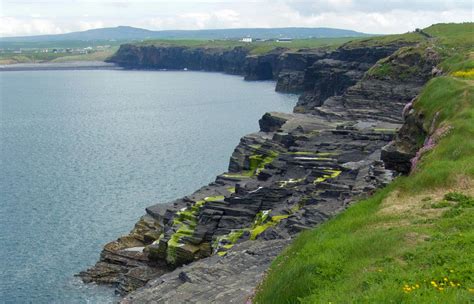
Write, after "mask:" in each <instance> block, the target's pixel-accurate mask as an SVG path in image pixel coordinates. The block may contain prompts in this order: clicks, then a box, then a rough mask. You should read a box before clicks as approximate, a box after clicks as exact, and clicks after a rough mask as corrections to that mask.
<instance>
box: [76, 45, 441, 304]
mask: <svg viewBox="0 0 474 304" xmlns="http://www.w3.org/2000/svg"><path fill="white" fill-rule="evenodd" d="M174 52H177V53H176V54H177V56H180V57H176V58H175V57H173V58H168V59H166V60H165V59H164V58H167V57H166V56H171V55H169V54H172V53H173V54H174ZM195 52H197V53H195ZM199 52H201V51H197V50H196V51H192V52H191V51H189V50H185V49H180V50H176V49H175V48H172V49H170V50H168V51H166V50H159V49H156V48H154V49H150V50H148V49H147V51H144V50H139V49H136V48H135V47H133V46H127V47H123V48H121V51H119V53H118V54H117V56H116V57H115V59H114V60H115V62H117V63H119V64H122V65H124V66H127V67H134V68H142V67H143V68H149V67H153V68H169V67H176V68H181V67H183V68H184V67H185V66H184V65H186V67H187V68H196V69H206V70H211V69H210V68H211V67H212V68H213V69H214V68H215V70H216V71H231V72H232V73H234V72H236V71H237V68H236V67H234V68H233V67H232V66H231V64H230V62H231V60H229V59H224V58H222V59H218V57H219V56H224V52H221V51H219V52H221V53H217V54H216V55H215V57H213V56H211V57H209V58H213V59H212V60H210V59H209V60H206V61H204V60H203V59H202V58H204V57H205V58H208V56H210V55H208V54H206V55H202V53H199ZM225 52H232V51H225ZM235 52H238V54H239V55H238V56H237V58H236V59H234V60H236V61H238V60H243V61H244V62H246V63H245V64H243V65H242V66H243V67H245V69H246V70H247V71H249V70H251V71H252V73H251V74H252V75H258V77H255V78H254V77H250V76H249V75H250V74H247V75H246V76H248V77H247V78H248V79H262V78H265V79H268V78H275V75H278V76H276V77H277V79H278V82H277V83H278V86H280V89H281V90H283V91H300V90H301V89H306V90H307V93H306V94H304V95H303V96H310V95H311V96H313V97H311V99H307V98H309V97H304V100H305V101H303V102H300V103H299V104H298V106H297V107H296V108H295V113H292V114H285V113H267V114H265V115H264V116H263V117H262V119H261V120H260V131H259V132H256V133H253V134H249V135H247V136H245V137H243V138H242V139H241V141H240V143H239V145H238V146H237V147H236V148H235V150H234V153H233V154H232V156H231V159H230V163H229V172H226V173H224V174H221V175H219V176H218V177H217V178H216V180H215V182H213V183H211V184H209V185H207V186H205V187H203V188H201V189H199V190H197V191H196V192H194V193H193V194H190V195H189V196H186V197H184V198H181V199H178V200H176V201H174V202H171V203H169V204H157V205H154V206H150V207H148V208H147V209H146V215H144V216H143V217H142V218H141V219H140V221H139V222H138V223H137V224H136V226H135V228H134V229H133V230H132V231H131V233H130V234H129V235H127V236H124V237H121V238H119V239H117V240H116V241H113V242H111V243H109V244H107V245H106V246H105V247H104V250H103V252H102V254H101V259H100V261H99V262H98V263H97V264H96V265H95V266H94V267H92V268H91V269H89V270H87V271H85V272H83V273H81V274H80V276H81V277H82V278H83V280H84V281H86V282H91V281H94V282H98V283H107V284H112V285H114V286H116V287H117V290H118V291H119V292H120V293H121V294H127V293H129V292H131V291H133V290H135V289H137V288H139V289H138V290H136V291H133V292H131V293H130V294H128V295H127V296H126V297H125V298H124V299H123V302H124V303H146V302H153V301H154V302H157V303H198V302H203V301H204V302H209V300H210V299H212V301H213V302H216V303H229V302H230V303H243V302H245V300H246V299H247V298H248V297H249V295H250V294H251V293H252V290H253V288H254V287H255V285H256V283H257V282H258V280H259V278H261V276H262V275H263V272H264V271H265V269H266V268H267V267H268V265H269V263H270V262H271V261H272V259H273V258H274V257H275V256H276V255H277V254H278V253H279V252H280V251H281V250H282V248H283V247H284V246H285V245H286V244H288V242H289V240H291V239H292V238H293V237H294V236H295V235H296V234H297V233H299V232H300V231H303V230H306V229H309V228H311V227H314V226H316V225H318V224H320V223H322V222H324V221H326V220H327V219H328V218H330V217H332V216H334V215H335V214H337V213H339V212H341V211H342V210H344V209H345V208H346V207H347V206H348V204H350V203H351V202H352V201H354V200H356V199H358V198H360V197H361V196H365V195H368V194H370V193H371V192H372V191H374V190H375V189H377V188H378V187H380V186H383V185H385V184H387V183H389V182H390V181H391V179H392V178H393V176H394V174H396V173H395V172H394V171H391V170H388V168H386V167H385V165H384V163H383V162H382V161H381V153H382V149H383V147H384V146H387V145H388V144H389V143H392V145H393V140H394V139H396V141H400V138H401V137H400V136H401V135H398V136H397V135H396V132H397V130H398V129H399V128H400V127H401V125H402V123H403V116H402V112H403V108H404V107H405V105H406V104H407V103H409V102H410V101H411V100H412V99H413V98H415V97H416V95H417V94H418V92H419V91H420V89H421V87H422V86H423V85H424V83H425V82H426V81H427V80H428V79H429V78H430V77H432V68H433V66H435V65H436V63H437V57H436V53H435V52H434V51H433V50H431V49H430V48H429V47H427V46H426V45H424V44H419V45H416V46H407V45H406V44H403V43H400V44H398V45H389V46H387V45H385V44H382V45H375V46H370V47H358V48H349V46H343V47H342V48H339V49H338V50H336V51H334V52H323V51H316V50H311V51H301V52H282V53H272V54H269V55H267V56H261V57H259V58H255V57H251V58H249V57H248V56H243V53H244V51H243V50H238V51H237V50H235ZM241 52H242V54H241ZM127 54H129V55H127ZM152 54H155V55H152ZM163 54H168V55H166V56H165V55H163ZM184 54H186V55H184ZM190 54H194V55H190ZM196 54H201V55H199V56H198V55H196ZM218 54H221V55H218ZM225 54H228V53H225ZM193 56H198V57H193ZM200 56H201V57H200ZM226 56H227V55H226ZM229 56H230V55H229ZM185 58H187V59H185ZM189 58H201V59H199V60H197V61H196V62H194V63H191V62H189V61H187V60H190V59H189ZM167 60H169V61H167ZM183 62H185V64H184V63H183ZM204 62H206V64H205V65H204ZM223 62H225V64H224V63H223ZM211 63H212V64H211ZM208 64H209V65H208ZM249 65H251V66H252V68H251V69H250V68H249ZM224 66H225V69H224ZM258 66H260V67H261V68H257V67H258ZM407 66H409V67H410V69H408V71H407V69H406V67H407ZM270 70H271V72H270ZM387 71H389V72H387ZM399 71H404V73H402V74H400V73H399ZM243 72H244V69H242V70H240V72H239V73H243ZM307 100H310V101H307ZM410 115H414V114H413V113H412V114H410ZM410 117H411V116H410ZM407 128H408V127H407ZM410 130H411V131H409V132H408V131H407V134H411V133H410V132H415V133H416V132H418V131H419V130H418V131H417V130H415V129H413V128H410ZM418 135H420V136H424V134H423V133H422V132H421V134H418ZM409 137H410V136H409ZM410 149H412V148H410ZM385 150H387V149H384V151H385ZM395 150H397V149H392V150H390V149H389V151H395ZM410 151H411V150H410ZM383 153H384V154H387V152H383ZM388 154H390V153H388ZM391 155H395V156H394V157H392V159H395V160H396V159H397V156H396V153H395V152H394V153H392V154H391ZM387 159H390V157H388V158H387ZM389 163H390V161H389ZM392 163H397V162H396V161H394V162H392ZM390 166H391V168H394V169H398V167H400V166H398V167H397V166H396V165H390ZM400 171H406V170H400ZM142 286H144V287H143V288H140V287H142Z"/></svg>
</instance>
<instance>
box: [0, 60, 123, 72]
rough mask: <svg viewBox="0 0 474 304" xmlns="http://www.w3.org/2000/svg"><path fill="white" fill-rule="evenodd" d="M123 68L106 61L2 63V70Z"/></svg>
mask: <svg viewBox="0 0 474 304" xmlns="http://www.w3.org/2000/svg"><path fill="white" fill-rule="evenodd" d="M98 69H101V70H104V69H107V70H121V69H122V68H121V67H120V66H118V65H116V64H115V63H109V62H104V61H71V62H45V63H15V64H5V65H0V72H11V71H45V70H98Z"/></svg>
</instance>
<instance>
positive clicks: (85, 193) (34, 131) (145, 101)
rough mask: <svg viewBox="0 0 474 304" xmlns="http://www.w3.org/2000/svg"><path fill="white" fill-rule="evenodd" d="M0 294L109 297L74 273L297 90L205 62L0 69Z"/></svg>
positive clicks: (85, 299) (19, 299) (14, 298)
mask: <svg viewBox="0 0 474 304" xmlns="http://www.w3.org/2000/svg"><path fill="white" fill-rule="evenodd" d="M0 89H1V92H0V97H1V109H0V121H1V127H0V136H1V137H0V139H1V141H0V153H1V154H0V156H1V159H0V161H1V163H0V172H1V173H0V263H1V267H0V272H1V276H0V302H1V301H5V302H8V303H10V302H11V303H25V302H32V303H106V302H110V301H113V300H114V298H113V292H112V291H111V289H108V288H103V287H95V286H91V285H84V284H81V283H80V282H79V281H78V280H77V279H75V278H74V277H73V275H74V274H75V273H77V272H79V271H80V270H83V269H85V268H87V267H89V266H91V265H93V264H94V262H95V261H96V260H97V259H98V257H99V253H100V250H101V248H102V245H103V244H104V243H106V242H108V241H110V240H113V239H115V238H116V237H118V236H119V235H121V234H125V233H127V232H128V231H129V230H130V229H131V228H132V226H133V224H134V223H135V221H136V220H137V219H138V217H139V216H141V215H143V214H144V208H145V207H146V206H149V205H151V204H153V203H157V202H167V201H169V200H172V199H174V198H177V197H180V196H183V195H185V194H189V193H191V192H192V191H193V190H195V189H197V188H198V187H200V186H202V185H203V184H206V183H208V182H210V181H212V180H213V179H214V177H215V175H216V174H218V173H221V172H223V171H225V170H226V168H227V165H228V160H229V157H230V154H231V153H232V151H233V149H234V147H235V146H236V145H237V143H238V141H239V138H240V137H241V136H242V135H244V134H246V133H249V132H253V131H256V130H258V123H257V121H258V119H259V118H260V117H261V115H262V114H263V113H264V112H265V111H269V110H275V111H285V112H289V111H291V109H292V107H293V105H294V104H295V102H296V97H295V96H291V95H281V94H277V93H275V92H274V83H272V82H244V81H243V80H242V79H241V78H240V77H235V76H228V75H221V74H213V73H199V72H144V71H107V70H103V71H27V72H4V73H1V74H0Z"/></svg>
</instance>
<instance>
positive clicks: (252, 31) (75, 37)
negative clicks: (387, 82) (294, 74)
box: [0, 26, 368, 43]
mask: <svg viewBox="0 0 474 304" xmlns="http://www.w3.org/2000/svg"><path fill="white" fill-rule="evenodd" d="M247 36H250V37H253V38H262V39H271V38H279V37H289V38H293V39H304V38H335V37H361V36H368V34H364V33H360V32H356V31H351V30H343V29H333V28H323V27H318V28H305V27H285V28H237V29H215V30H167V31H151V30H146V29H141V28H135V27H130V26H118V27H111V28H100V29H93V30H88V31H83V32H73V33H67V34H58V35H40V36H24V37H4V38H0V43H1V42H45V41H97V40H145V39H235V38H242V37H247Z"/></svg>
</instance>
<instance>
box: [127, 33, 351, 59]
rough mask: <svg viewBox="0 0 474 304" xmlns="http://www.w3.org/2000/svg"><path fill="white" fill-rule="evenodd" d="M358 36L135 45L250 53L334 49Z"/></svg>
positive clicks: (176, 41) (181, 41) (157, 41)
mask: <svg viewBox="0 0 474 304" xmlns="http://www.w3.org/2000/svg"><path fill="white" fill-rule="evenodd" d="M357 39H359V38H353V37H352V38H351V37H344V38H317V39H296V40H293V41H291V42H289V43H280V42H276V41H255V42H252V43H245V42H241V41H237V40H171V39H167V40H147V41H143V42H140V43H137V44H136V45H139V46H143V45H145V46H146V45H154V46H185V47H193V48H198V47H200V48H216V49H232V48H235V47H239V46H240V47H245V48H248V49H249V50H250V53H251V54H254V55H258V54H265V53H268V52H270V51H272V50H274V49H276V48H286V49H290V50H299V49H306V48H326V49H335V48H336V47H338V46H340V45H342V44H343V43H346V42H348V41H352V40H357Z"/></svg>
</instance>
